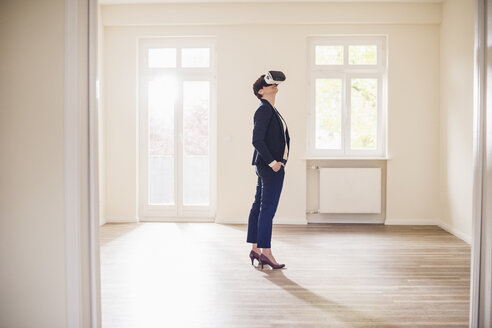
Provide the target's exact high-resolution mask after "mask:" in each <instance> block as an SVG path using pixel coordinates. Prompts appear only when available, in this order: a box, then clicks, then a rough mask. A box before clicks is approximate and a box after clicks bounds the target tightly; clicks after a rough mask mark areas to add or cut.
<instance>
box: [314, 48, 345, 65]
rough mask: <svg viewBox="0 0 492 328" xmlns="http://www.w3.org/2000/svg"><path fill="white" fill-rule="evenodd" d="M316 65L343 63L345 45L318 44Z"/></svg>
mask: <svg viewBox="0 0 492 328" xmlns="http://www.w3.org/2000/svg"><path fill="white" fill-rule="evenodd" d="M316 65H343V46H316Z"/></svg>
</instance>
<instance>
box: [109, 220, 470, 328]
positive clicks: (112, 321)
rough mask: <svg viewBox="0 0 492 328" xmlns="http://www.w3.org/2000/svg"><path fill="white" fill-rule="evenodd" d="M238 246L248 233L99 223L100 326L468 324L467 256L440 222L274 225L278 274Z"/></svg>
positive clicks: (200, 226) (230, 228) (204, 226)
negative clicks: (433, 224) (412, 224)
mask: <svg viewBox="0 0 492 328" xmlns="http://www.w3.org/2000/svg"><path fill="white" fill-rule="evenodd" d="M245 240H246V226H245V225H221V224H214V223H154V222H152V223H150V222H149V223H131V224H126V223H125V224H105V225H104V226H102V227H101V280H102V281H101V283H102V286H101V287H102V290H101V292H102V320H103V328H112V327H115V328H124V327H134V328H148V327H159V328H161V327H170V328H176V327H186V328H192V327H210V328H212V327H213V328H222V327H224V328H235V327H244V328H255V327H300V328H302V327H310V328H315V327H316V328H319V327H364V328H366V327H377V328H382V327H468V313H469V292H470V251H471V249H470V246H469V245H468V244H467V243H465V242H464V241H462V240H460V239H458V238H457V237H455V236H453V235H451V234H449V233H447V232H446V231H444V230H442V229H440V228H439V227H437V226H384V225H349V224H333V225H317V224H309V225H307V226H274V230H273V240H272V250H273V252H274V255H275V256H276V258H277V260H278V261H279V262H280V263H285V264H286V268H285V269H283V270H271V269H270V268H268V269H266V268H265V269H264V270H262V269H261V267H254V266H251V262H250V260H249V257H248V254H249V250H250V246H249V244H246V242H245ZM255 264H256V261H255Z"/></svg>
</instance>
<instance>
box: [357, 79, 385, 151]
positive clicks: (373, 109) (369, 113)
mask: <svg viewBox="0 0 492 328" xmlns="http://www.w3.org/2000/svg"><path fill="white" fill-rule="evenodd" d="M351 89H352V92H351V94H352V95H351V105H352V108H351V114H350V115H351V122H350V124H351V147H352V149H376V136H377V126H378V123H377V122H378V121H377V119H378V108H377V94H378V80H377V79H352V88H351Z"/></svg>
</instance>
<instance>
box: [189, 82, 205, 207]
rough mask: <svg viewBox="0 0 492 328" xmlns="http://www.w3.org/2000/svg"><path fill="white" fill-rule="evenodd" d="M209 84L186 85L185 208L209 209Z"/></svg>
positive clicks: (195, 83) (193, 83)
mask: <svg viewBox="0 0 492 328" xmlns="http://www.w3.org/2000/svg"><path fill="white" fill-rule="evenodd" d="M209 110H210V82H209V81H186V82H184V83H183V204H184V205H209V203H210V192H209V191H210V187H209V186H210V164H209V163H210V157H209V115H210V111H209Z"/></svg>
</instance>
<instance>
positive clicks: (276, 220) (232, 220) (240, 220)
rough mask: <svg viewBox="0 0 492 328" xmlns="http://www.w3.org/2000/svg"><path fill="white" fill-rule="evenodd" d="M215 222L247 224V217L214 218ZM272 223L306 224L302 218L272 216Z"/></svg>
mask: <svg viewBox="0 0 492 328" xmlns="http://www.w3.org/2000/svg"><path fill="white" fill-rule="evenodd" d="M215 223H219V224H248V218H216V219H215ZM273 224H277V225H282V224H295V225H305V224H307V221H306V219H304V218H274V219H273Z"/></svg>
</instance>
